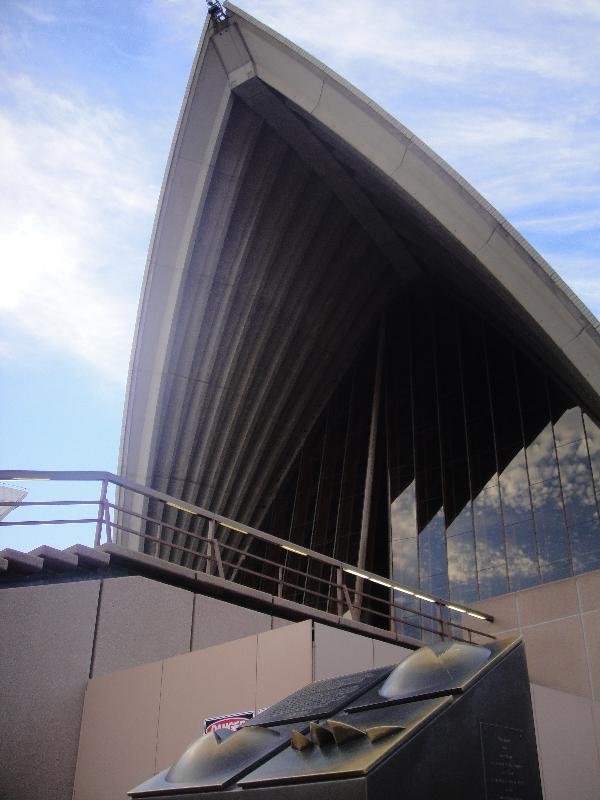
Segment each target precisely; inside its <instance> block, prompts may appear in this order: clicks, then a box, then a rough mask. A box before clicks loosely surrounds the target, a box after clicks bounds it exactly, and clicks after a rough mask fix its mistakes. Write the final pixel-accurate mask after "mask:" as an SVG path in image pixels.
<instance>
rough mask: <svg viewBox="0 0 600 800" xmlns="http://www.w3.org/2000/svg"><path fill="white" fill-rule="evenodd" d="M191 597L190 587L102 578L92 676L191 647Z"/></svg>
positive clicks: (129, 579)
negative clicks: (186, 588)
mask: <svg viewBox="0 0 600 800" xmlns="http://www.w3.org/2000/svg"><path fill="white" fill-rule="evenodd" d="M193 600H194V595H193V594H192V593H191V592H187V591H185V590H184V589H178V588H176V587H174V586H167V585H166V584H164V583H160V582H159V581H154V580H150V579H149V578H142V577H140V576H137V575H134V576H128V577H124V578H111V579H110V580H105V581H104V582H103V585H102V596H101V601H100V613H99V618H98V629H97V632H96V649H95V656H94V667H93V672H92V675H93V676H94V677H97V676H99V675H105V674H106V673H108V672H113V671H115V670H119V669H128V668H129V667H135V666H137V665H138V664H148V663H149V662H151V661H158V660H159V659H161V658H168V657H169V656H173V655H176V654H178V653H186V652H189V650H190V640H191V631H192V605H193Z"/></svg>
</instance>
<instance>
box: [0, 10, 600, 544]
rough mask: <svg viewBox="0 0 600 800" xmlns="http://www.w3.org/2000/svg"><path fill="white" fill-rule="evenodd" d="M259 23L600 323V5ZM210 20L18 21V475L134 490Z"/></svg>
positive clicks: (43, 491) (12, 85)
mask: <svg viewBox="0 0 600 800" xmlns="http://www.w3.org/2000/svg"><path fill="white" fill-rule="evenodd" d="M243 7H244V8H245V9H246V10H247V11H248V12H250V13H252V14H254V15H255V16H257V17H258V18H259V19H261V20H263V21H264V22H266V23H267V24H269V25H271V26H272V27H274V28H276V29H277V30H279V31H280V32H281V33H283V34H284V35H286V36H288V37H290V38H291V39H292V40H294V41H296V42H297V43H298V44H300V45H302V46H303V47H305V48H306V49H307V50H308V51H309V52H312V53H313V54H314V55H316V56H317V57H318V58H320V59H321V60H323V61H325V62H326V63H328V64H329V65H330V66H332V67H333V68H334V69H335V70H337V71H338V72H339V73H341V74H342V75H343V76H344V77H346V78H347V79H349V80H350V81H351V82H353V83H355V84H356V85H357V86H358V87H359V88H361V89H362V90H363V91H365V92H366V93H367V94H368V95H370V96H371V97H373V98H374V99H375V100H376V101H377V102H378V103H380V105H382V106H383V107H384V108H385V109H386V110H387V111H389V112H390V113H392V114H393V115H394V116H396V117H397V118H398V119H399V120H400V121H401V122H402V123H404V124H405V125H407V126H408V127H409V128H411V129H412V130H413V131H414V132H415V133H416V134H417V135H418V136H420V137H421V138H422V139H423V140H424V141H425V142H427V144H428V145H430V146H431V147H433V149H434V150H436V151H437V152H438V153H439V154H440V155H441V156H443V157H444V158H445V159H446V160H447V161H448V162H449V163H450V164H451V165H452V166H453V167H455V168H456V169H457V170H458V171H459V172H460V173H461V174H462V175H464V176H465V177H466V178H467V180H469V181H470V182H471V183H472V184H473V185H474V186H475V188H476V189H478V190H479V191H480V192H481V193H482V194H483V195H484V196H485V197H486V198H487V199H488V200H489V201H490V202H491V203H492V204H493V205H495V206H496V207H497V208H498V209H499V210H500V211H501V212H502V213H503V214H504V215H505V216H506V217H507V218H508V219H509V220H510V222H512V223H513V225H515V226H516V227H517V228H518V229H519V230H520V231H521V233H523V234H524V235H525V237H526V238H527V239H529V241H530V242H531V243H532V244H533V245H534V246H535V247H536V248H537V249H538V250H539V251H540V252H541V254H542V255H543V256H544V257H545V258H546V259H547V260H548V261H549V262H550V264H551V265H552V266H553V267H554V268H555V269H556V270H557V271H558V272H559V273H560V274H561V275H562V276H563V277H564V278H565V280H566V281H567V282H568V283H569V284H570V285H571V287H572V288H573V289H574V290H575V291H576V292H577V293H578V294H579V296H580V297H581V298H582V299H583V300H584V302H585V303H586V304H587V305H588V306H589V308H590V309H591V310H592V311H593V312H594V313H595V314H596V315H597V316H598V315H600V266H599V264H600V259H599V255H600V91H599V90H600V48H599V47H598V41H599V40H600V0H576V2H569V1H568V0H515V1H514V2H511V1H510V0H502V2H486V3H485V4H482V3H477V2H473V0H447V1H446V2H442V1H441V0H430V2H428V3H419V2H415V0H411V1H410V2H409V0H398V1H396V2H395V1H394V0H392V1H391V2H388V3H385V4H383V3H380V4H376V5H374V4H372V3H365V2H357V1H356V0H331V2H327V3H324V2H323V3H321V2H313V3H300V2H297V1H296V0H294V1H293V2H292V0H247V2H245V3H244V4H243ZM204 15H205V2H204V0H186V1H184V0H145V1H144V2H136V0H128V2H125V3H123V2H115V1H113V2H111V0H104V1H103V2H100V0H35V1H34V0H32V1H31V2H29V0H23V2H20V0H3V2H2V3H0V59H1V61H0V150H1V152H2V170H1V171H0V271H1V281H2V283H1V286H2V291H1V292H0V386H1V387H2V390H1V395H0V443H1V445H0V447H1V452H2V458H1V460H0V463H1V464H2V468H16V469H18V468H30V469H36V468H37V469H107V470H111V471H116V469H117V458H118V447H119V435H120V426H121V414H122V407H123V399H124V391H125V383H126V378H127V366H128V360H129V352H130V348H131V339H132V335H133V327H134V323H135V314H136V309H137V302H138V296H139V290H140V285H141V280H142V275H143V270H144V264H145V259H146V250H147V245H148V241H149V238H150V231H151V227H152V221H153V216H154V212H155V208H156V202H157V198H158V192H159V188H160V183H161V180H162V173H163V170H164V166H165V163H166V159H167V154H168V150H169V146H170V141H171V137H172V134H173V130H174V127H175V123H176V119H177V115H178V112H179V107H180V105H181V101H182V97H183V92H184V89H185V85H186V81H187V76H188V72H189V69H190V66H191V62H192V59H193V56H194V51H195V48H196V45H197V40H198V37H199V35H200V32H201V29H202V25H203V21H204ZM25 485H26V484H25ZM28 488H29V489H30V499H38V498H42V497H45V496H50V495H52V496H54V497H56V493H57V487H56V485H48V484H44V485H42V484H38V485H35V484H31V485H30V486H29V487H28ZM61 488H62V487H61ZM73 491H75V492H76V493H77V494H78V496H84V495H90V494H91V495H93V494H94V490H93V489H92V488H91V487H89V489H88V487H85V488H84V487H74V488H73V487H67V486H65V487H64V493H65V496H66V493H70V494H72V492H73ZM86 537H87V538H86ZM75 538H78V539H82V538H85V539H86V541H88V540H89V533H88V532H84V531H80V530H78V531H75V530H74V529H71V530H68V529H67V531H66V532H65V531H58V529H49V528H48V527H46V526H44V527H42V528H39V529H36V530H33V529H25V528H20V529H19V528H15V529H10V528H1V529H0V547H2V546H13V547H18V548H19V549H24V550H27V549H30V548H32V547H34V546H36V545H37V544H40V543H42V542H45V543H51V544H54V545H56V546H65V545H67V544H69V543H71V542H72V541H74V539H75Z"/></svg>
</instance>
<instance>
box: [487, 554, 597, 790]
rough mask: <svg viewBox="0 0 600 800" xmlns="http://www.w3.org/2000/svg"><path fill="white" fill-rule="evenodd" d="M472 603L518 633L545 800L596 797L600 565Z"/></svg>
mask: <svg viewBox="0 0 600 800" xmlns="http://www.w3.org/2000/svg"><path fill="white" fill-rule="evenodd" d="M477 607H478V608H480V609H483V610H485V611H487V612H489V613H490V614H493V616H494V618H495V622H494V625H493V626H492V628H491V629H490V632H491V633H493V634H494V635H495V636H498V637H502V636H522V637H523V640H524V642H525V653H526V655H527V666H528V669H529V677H530V679H531V683H532V696H533V703H534V711H535V718H536V727H537V733H538V746H539V750H540V761H541V767H542V779H543V781H544V793H545V797H546V800H565V798H569V797H571V798H574V800H597V798H599V797H600V570H596V571H595V572H588V573H586V574H585V575H579V576H578V577H576V578H566V579H565V580H562V581H556V582H555V583H551V584H547V585H546V586H536V587H534V588H532V589H525V590H523V591H521V592H514V593H513V594H505V595H502V596H501V597H494V598H492V599H490V600H482V601H481V602H480V603H478V604H477Z"/></svg>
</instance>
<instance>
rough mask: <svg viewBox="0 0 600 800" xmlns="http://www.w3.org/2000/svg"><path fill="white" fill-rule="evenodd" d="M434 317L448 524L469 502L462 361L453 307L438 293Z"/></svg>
mask: <svg viewBox="0 0 600 800" xmlns="http://www.w3.org/2000/svg"><path fill="white" fill-rule="evenodd" d="M433 318H434V325H435V345H436V373H437V400H438V418H439V427H440V444H441V454H442V486H443V502H444V513H445V516H446V525H447V526H450V525H451V524H452V522H453V520H454V519H456V518H457V517H458V516H459V515H460V514H461V513H462V511H463V509H464V507H465V506H466V505H468V504H469V501H470V496H471V492H470V480H469V464H468V454H467V433H466V428H465V408H464V404H463V387H462V364H461V357H460V348H459V339H458V328H457V325H458V321H457V316H456V308H454V307H450V308H449V306H448V303H447V301H446V298H443V299H442V298H440V297H437V298H436V302H435V305H434V316H433Z"/></svg>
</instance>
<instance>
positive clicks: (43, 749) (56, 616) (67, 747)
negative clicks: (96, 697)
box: [0, 580, 100, 800]
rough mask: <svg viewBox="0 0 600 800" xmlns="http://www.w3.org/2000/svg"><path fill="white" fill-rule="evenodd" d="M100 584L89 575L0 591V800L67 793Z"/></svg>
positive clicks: (47, 799) (57, 798) (60, 797)
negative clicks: (86, 579)
mask: <svg viewBox="0 0 600 800" xmlns="http://www.w3.org/2000/svg"><path fill="white" fill-rule="evenodd" d="M99 589H100V581H97V580H92V581H73V582H68V583H62V584H57V585H48V586H44V585H40V586H34V585H29V586H22V587H15V588H12V589H1V590H0V697H1V698H2V700H1V706H0V709H1V710H0V764H1V765H2V767H1V769H0V798H3V800H33V798H36V800H37V798H40V800H41V798H43V800H64V798H69V797H70V796H71V792H72V790H73V777H74V775H75V764H76V761H77V745H78V741H79V726H80V724H81V713H82V709H83V697H84V693H85V687H86V684H87V681H88V677H89V671H90V662H91V656H92V645H93V641H94V622H95V618H96V609H97V608H98V591H99ZM32 765H35V766H34V768H33V769H32Z"/></svg>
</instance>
